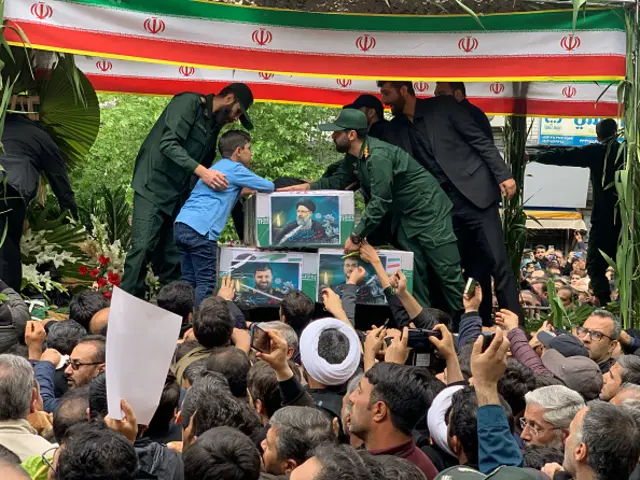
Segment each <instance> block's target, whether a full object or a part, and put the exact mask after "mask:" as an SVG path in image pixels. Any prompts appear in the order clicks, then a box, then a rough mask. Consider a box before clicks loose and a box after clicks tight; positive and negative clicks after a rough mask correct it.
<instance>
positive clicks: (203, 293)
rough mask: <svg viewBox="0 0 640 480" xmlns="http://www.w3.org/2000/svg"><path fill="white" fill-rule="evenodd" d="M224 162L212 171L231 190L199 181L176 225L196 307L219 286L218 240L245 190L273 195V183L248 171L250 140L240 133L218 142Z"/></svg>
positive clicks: (184, 273) (231, 133) (185, 276)
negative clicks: (217, 283)
mask: <svg viewBox="0 0 640 480" xmlns="http://www.w3.org/2000/svg"><path fill="white" fill-rule="evenodd" d="M218 150H219V151H220V155H222V159H221V160H219V161H218V162H216V163H215V165H213V166H212V167H211V169H215V170H217V171H219V172H220V173H223V174H224V175H225V176H226V178H227V181H228V182H229V186H228V187H227V189H226V190H221V191H218V190H214V189H213V188H211V187H209V186H207V185H206V184H205V183H203V182H202V180H199V181H198V183H197V184H196V186H195V187H194V189H193V191H192V192H191V196H190V197H189V199H188V200H187V202H186V203H185V204H184V206H183V207H182V210H180V213H179V214H178V217H177V218H176V221H175V225H174V230H173V231H174V238H175V241H176V245H177V246H178V250H179V251H180V257H181V258H180V264H181V267H182V279H183V280H184V281H185V282H188V283H190V284H191V285H192V286H193V288H194V289H195V291H196V306H198V305H200V302H201V301H202V300H204V299H205V298H206V297H207V296H208V295H210V294H211V293H212V292H213V290H214V288H215V286H216V270H217V269H216V261H217V260H216V259H217V253H218V237H219V236H220V233H221V232H222V229H223V228H224V226H225V224H226V223H227V219H228V218H229V215H230V214H231V209H233V206H234V205H235V203H236V201H237V200H238V197H239V196H240V195H241V193H242V190H243V188H246V189H249V190H257V191H259V192H266V193H271V192H273V190H274V188H275V187H274V185H273V182H270V181H269V180H266V179H264V178H262V177H259V176H258V175H256V174H255V173H253V172H251V171H250V170H249V166H250V165H251V158H252V157H253V153H252V152H251V137H250V136H249V134H248V133H246V132H243V131H241V130H230V131H228V132H227V133H225V134H224V135H222V136H221V137H220V140H218Z"/></svg>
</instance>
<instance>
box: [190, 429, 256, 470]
mask: <svg viewBox="0 0 640 480" xmlns="http://www.w3.org/2000/svg"><path fill="white" fill-rule="evenodd" d="M182 458H183V460H184V478H185V480H238V479H241V480H257V479H258V478H259V477H260V453H259V452H258V449H257V448H256V447H255V445H254V444H253V442H252V441H251V439H250V438H249V437H247V436H246V435H244V434H243V433H241V432H239V431H238V430H236V429H235V428H230V427H216V428H212V429H211V430H207V431H206V432H204V433H203V434H202V435H200V436H199V437H198V440H197V441H196V442H195V443H194V444H193V445H191V446H190V447H189V449H188V450H185V452H184V454H183V457H182Z"/></svg>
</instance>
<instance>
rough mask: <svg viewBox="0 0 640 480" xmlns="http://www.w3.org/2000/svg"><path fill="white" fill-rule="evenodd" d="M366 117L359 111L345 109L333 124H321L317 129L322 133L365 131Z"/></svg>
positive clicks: (366, 125)
mask: <svg viewBox="0 0 640 480" xmlns="http://www.w3.org/2000/svg"><path fill="white" fill-rule="evenodd" d="M368 126H369V125H368V124H367V116H366V115H365V114H364V113H362V112H361V111H360V110H354V109H353V108H345V109H343V110H342V111H341V112H340V115H338V118H336V120H335V121H334V122H333V123H323V124H322V125H320V126H319V127H318V128H319V129H320V130H322V131H323V132H339V131H342V130H366V129H367V127H368Z"/></svg>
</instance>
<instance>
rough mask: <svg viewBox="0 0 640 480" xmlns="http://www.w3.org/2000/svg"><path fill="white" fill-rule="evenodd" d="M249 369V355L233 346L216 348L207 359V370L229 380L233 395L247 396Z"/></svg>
mask: <svg viewBox="0 0 640 480" xmlns="http://www.w3.org/2000/svg"><path fill="white" fill-rule="evenodd" d="M250 369H251V362H250V361H249V357H247V354H246V353H244V352H243V351H242V350H240V349H239V348H236V347H234V346H228V347H222V348H216V349H215V350H214V351H213V353H212V354H211V356H210V357H209V358H208V360H207V370H209V371H211V372H218V373H221V374H222V375H223V376H224V377H225V378H226V379H227V382H229V388H230V389H231V394H232V395H233V396H234V397H238V398H241V397H246V396H247V375H248V373H249V370H250Z"/></svg>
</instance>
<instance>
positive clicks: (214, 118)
mask: <svg viewBox="0 0 640 480" xmlns="http://www.w3.org/2000/svg"><path fill="white" fill-rule="evenodd" d="M252 104H253V94H252V93H251V90H250V89H249V87H247V86H246V85H245V84H243V83H232V84H230V85H228V86H226V87H225V88H223V89H222V91H221V92H220V93H219V94H218V95H214V94H210V95H206V96H205V95H200V94H198V93H181V94H179V95H176V96H175V97H173V99H172V100H171V102H169V105H167V108H165V110H164V112H162V115H160V118H158V120H157V121H156V123H155V125H154V126H153V128H152V129H151V132H150V133H149V135H148V136H147V138H146V140H145V141H144V143H143V144H142V147H141V148H140V152H139V153H138V158H137V159H136V165H135V169H134V173H133V182H132V186H133V189H134V191H135V193H134V197H133V219H132V230H131V247H130V249H129V252H128V253H127V259H126V262H125V266H124V277H123V279H122V288H123V289H124V290H126V291H127V292H129V293H131V294H132V295H135V296H137V297H143V296H144V291H145V286H144V280H145V277H146V274H147V266H148V265H149V263H151V264H152V266H153V271H154V273H155V274H156V275H157V276H158V277H159V279H160V284H162V285H164V284H166V283H168V282H170V281H172V280H178V279H179V278H180V254H179V253H178V250H177V248H176V245H175V243H174V240H173V222H174V220H175V218H176V216H177V215H178V212H179V211H180V208H181V207H182V205H183V203H184V202H185V201H186V199H187V197H188V195H189V190H190V188H189V187H190V184H191V179H192V176H193V174H195V175H197V176H198V177H200V178H201V179H202V181H203V182H204V183H206V184H207V185H209V186H210V187H211V188H215V189H218V190H224V189H225V188H227V180H226V178H225V176H224V175H223V174H222V173H220V172H217V171H215V170H210V169H209V167H211V164H212V163H213V160H214V157H215V149H216V143H217V139H218V134H219V133H220V130H221V128H222V127H223V126H224V125H226V124H228V123H233V122H235V121H236V120H238V119H239V120H240V122H241V123H242V125H243V126H244V127H245V128H247V129H249V130H250V129H252V128H253V125H252V124H251V120H250V118H249V116H248V115H247V109H248V108H249V107H250V106H251V105H252Z"/></svg>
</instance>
